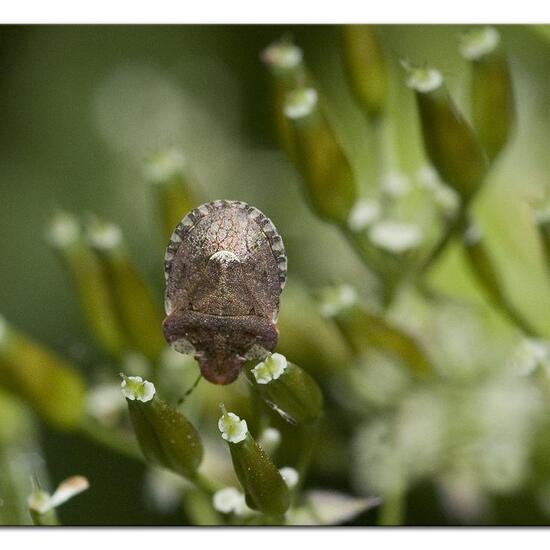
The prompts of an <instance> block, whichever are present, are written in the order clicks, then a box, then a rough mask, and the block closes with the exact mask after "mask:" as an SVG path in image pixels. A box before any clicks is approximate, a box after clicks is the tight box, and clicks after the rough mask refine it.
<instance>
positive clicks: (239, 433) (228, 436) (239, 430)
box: [218, 412, 248, 443]
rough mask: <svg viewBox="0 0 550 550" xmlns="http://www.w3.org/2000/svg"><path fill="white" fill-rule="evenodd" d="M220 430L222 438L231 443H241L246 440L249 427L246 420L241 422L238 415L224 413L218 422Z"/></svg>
mask: <svg viewBox="0 0 550 550" xmlns="http://www.w3.org/2000/svg"><path fill="white" fill-rule="evenodd" d="M218 429H219V430H220V432H221V434H222V438H223V439H225V441H228V442H229V443H240V442H241V441H244V440H245V439H246V434H247V433H248V425H247V423H246V420H241V419H240V418H239V417H238V416H237V415H236V414H234V413H232V412H229V413H224V414H223V415H222V416H221V417H220V419H219V420H218Z"/></svg>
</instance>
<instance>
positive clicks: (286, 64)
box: [261, 42, 304, 69]
mask: <svg viewBox="0 0 550 550" xmlns="http://www.w3.org/2000/svg"><path fill="white" fill-rule="evenodd" d="M261 57H262V60H263V61H264V63H267V64H268V65H274V66H276V67H277V68H279V69H294V68H295V67H297V66H298V65H299V64H300V63H301V62H302V59H303V57H304V53H303V51H302V50H301V48H298V46H295V45H294V44H291V43H288V42H287V43H285V42H282V43H281V42H278V43H276V44H272V45H271V46H268V47H267V48H266V49H265V50H264V51H263V52H262V56H261Z"/></svg>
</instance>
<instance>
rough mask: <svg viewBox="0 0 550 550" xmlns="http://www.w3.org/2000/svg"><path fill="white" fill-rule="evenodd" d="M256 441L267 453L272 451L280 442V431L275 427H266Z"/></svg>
mask: <svg viewBox="0 0 550 550" xmlns="http://www.w3.org/2000/svg"><path fill="white" fill-rule="evenodd" d="M258 443H259V444H260V445H261V446H262V448H263V449H264V450H265V451H267V452H268V453H271V452H273V451H274V450H275V449H276V448H277V447H278V446H279V445H280V443H281V432H280V431H279V430H278V429H277V428H266V429H265V430H264V431H263V432H262V433H261V434H260V437H259V438H258Z"/></svg>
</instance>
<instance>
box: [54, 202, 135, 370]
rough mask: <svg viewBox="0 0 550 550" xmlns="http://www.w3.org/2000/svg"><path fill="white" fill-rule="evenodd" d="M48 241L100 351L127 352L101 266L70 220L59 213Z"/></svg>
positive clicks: (119, 354) (78, 229)
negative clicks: (58, 254) (61, 263)
mask: <svg viewBox="0 0 550 550" xmlns="http://www.w3.org/2000/svg"><path fill="white" fill-rule="evenodd" d="M48 241H49V242H50V244H51V245H52V246H53V247H55V248H56V249H57V250H58V251H59V253H60V256H61V259H62V260H63V263H64V264H65V266H66V267H67V269H68V271H69V273H70V275H71V279H72V283H73V285H74V287H75V289H76V292H77V294H78V298H79V300H80V307H81V309H82V313H83V314H84V316H85V317H86V320H87V321H88V325H89V327H90V329H91V331H92V333H93V336H94V338H95V339H96V341H97V343H98V344H99V345H100V346H101V348H102V349H103V350H104V351H105V352H107V353H108V354H110V355H112V356H113V357H115V358H117V359H118V358H120V357H121V356H122V355H124V352H125V350H127V349H128V342H127V340H126V338H125V336H124V332H123V329H122V326H121V324H120V321H119V319H118V317H117V314H116V310H115V305H114V303H113V299H112V296H111V293H110V291H109V285H108V284H107V280H106V277H105V273H104V272H103V269H102V266H101V262H100V261H99V258H98V257H97V255H96V254H95V252H94V251H93V250H92V249H91V248H90V247H89V246H88V244H87V243H86V242H85V240H84V239H83V238H82V235H81V231H80V225H79V223H78V221H77V220H76V218H74V216H72V215H70V214H67V213H64V212H60V213H58V214H56V216H55V217H54V219H53V220H52V222H51V224H50V227H49V232H48Z"/></svg>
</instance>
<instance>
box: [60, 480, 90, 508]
mask: <svg viewBox="0 0 550 550" xmlns="http://www.w3.org/2000/svg"><path fill="white" fill-rule="evenodd" d="M89 486H90V483H89V481H88V480H87V479H86V478H85V477H84V476H73V477H69V478H67V479H66V480H65V481H63V482H61V483H60V484H59V487H58V488H57V489H56V490H55V493H54V494H53V495H52V497H51V499H50V500H51V505H52V506H53V507H54V508H56V507H57V506H59V505H60V504H63V503H64V502H67V501H68V500H69V499H71V498H73V497H74V496H75V495H78V494H79V493H82V492H83V491H85V490H86V489H87V488H88V487H89Z"/></svg>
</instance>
